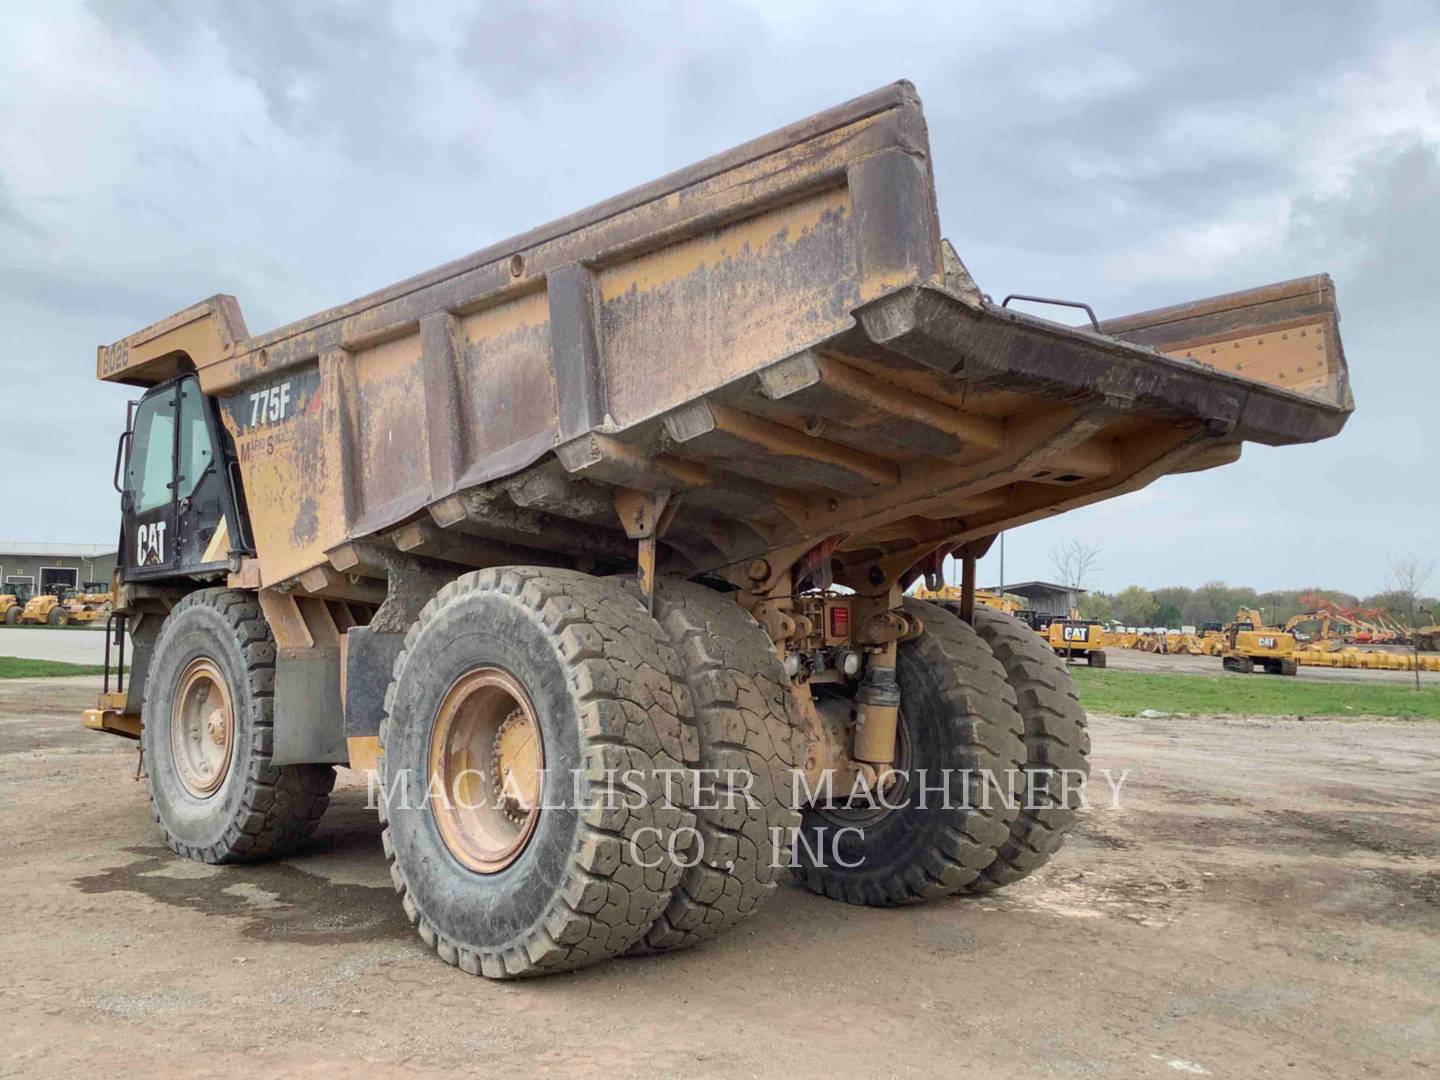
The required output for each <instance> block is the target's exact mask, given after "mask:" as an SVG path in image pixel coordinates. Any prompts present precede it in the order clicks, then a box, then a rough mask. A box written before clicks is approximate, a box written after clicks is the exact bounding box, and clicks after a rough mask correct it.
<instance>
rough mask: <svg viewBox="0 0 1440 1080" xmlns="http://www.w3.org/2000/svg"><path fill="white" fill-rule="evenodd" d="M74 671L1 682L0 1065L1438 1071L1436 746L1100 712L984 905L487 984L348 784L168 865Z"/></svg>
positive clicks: (824, 921)
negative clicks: (1034, 838) (1074, 778)
mask: <svg viewBox="0 0 1440 1080" xmlns="http://www.w3.org/2000/svg"><path fill="white" fill-rule="evenodd" d="M91 686H92V683H91V682H90V681H89V680H63V681H62V680H49V681H36V682H17V681H11V682H0V867H3V874H0V912H3V913H4V918H3V920H0V1017H3V1020H0V1031H3V1033H4V1035H3V1039H0V1075H24V1076H69V1075H78V1074H85V1075H102V1076H108V1077H121V1076H141V1075H154V1074H179V1073H183V1074H185V1075H190V1076H228V1075H241V1074H244V1075H246V1076H281V1075H285V1076H293V1075H302V1076H303V1075H314V1076H326V1077H331V1076H341V1077H345V1076H367V1077H372V1076H377V1075H396V1074H398V1075H407V1076H428V1075H436V1074H439V1073H442V1072H446V1071H450V1070H461V1071H463V1072H468V1073H474V1074H477V1075H478V1074H485V1075H487V1076H496V1075H505V1076H507V1077H519V1076H530V1075H539V1074H545V1073H551V1072H554V1071H562V1070H563V1071H567V1072H569V1073H571V1074H574V1075H580V1076H595V1077H601V1076H605V1077H612V1076H625V1075H640V1076H680V1077H709V1076H761V1075H770V1074H777V1073H778V1074H783V1075H786V1076H790V1077H794V1076H867V1077H884V1076H932V1075H941V1076H954V1075H961V1074H965V1075H971V1076H985V1077H1009V1076H1082V1077H1089V1076H1142V1077H1176V1076H1199V1075H1213V1076H1232V1077H1247V1078H1248V1077H1257V1076H1286V1077H1301V1076H1336V1077H1397V1076H1398V1077H1404V1076H1417V1077H1424V1076H1433V1075H1434V1071H1433V1070H1434V1069H1435V1067H1436V1062H1440V1029H1437V1023H1440V800H1437V795H1440V727H1437V726H1436V725H1425V724H1408V723H1360V722H1334V723H1330V722H1315V721H1310V722H1304V723H1299V722H1288V721H1270V720H1267V721H1237V720H1231V721H1215V720H1211V721H1204V720H1148V721H1147V720H1118V719H1107V718H1102V717H1097V718H1095V722H1094V728H1095V742H1096V746H1097V752H1096V755H1095V760H1096V763H1097V766H1099V767H1100V768H1108V769H1111V770H1114V771H1115V772H1116V773H1117V774H1118V773H1119V771H1120V770H1124V769H1128V770H1130V773H1129V776H1128V779H1126V780H1125V782H1124V784H1123V786H1122V788H1121V798H1120V804H1121V808H1120V809H1111V808H1110V806H1109V803H1110V798H1109V790H1110V789H1109V788H1108V787H1107V786H1106V784H1105V783H1104V781H1103V780H1102V781H1101V782H1100V783H1098V784H1096V785H1093V786H1092V789H1091V798H1092V800H1095V801H1096V802H1097V804H1098V805H1096V806H1095V807H1094V808H1093V809H1092V810H1091V812H1090V813H1089V814H1088V815H1087V816H1086V818H1085V821H1084V825H1083V831H1082V832H1081V833H1080V834H1079V835H1078V836H1077V837H1076V838H1075V839H1074V840H1072V842H1071V844H1070V845H1069V847H1067V849H1066V850H1065V851H1064V852H1063V853H1062V854H1061V856H1060V857H1059V859H1058V860H1057V861H1056V863H1055V864H1053V865H1052V866H1051V867H1050V868H1049V869H1047V870H1046V871H1042V872H1041V873H1040V874H1039V875H1037V876H1036V877H1035V878H1032V879H1030V880H1029V881H1027V882H1024V883H1022V884H1021V885H1018V886H1016V887H1014V888H1012V889H1010V890H1006V891H1004V892H1002V893H998V894H995V895H992V896H989V897H985V898H980V899H968V900H951V901H947V902H942V903H936V904H931V905H927V906H922V907H915V908H909V909H904V910H891V911H878V910H869V909H863V908H853V907H847V906H844V905H841V904H835V903H831V902H829V901H826V900H822V899H819V898H817V897H814V896H811V895H809V894H808V893H805V892H803V891H801V890H800V889H798V888H795V887H791V886H788V885H787V886H786V887H784V888H783V889H782V890H781V892H780V894H779V895H778V896H777V897H776V898H775V901H774V902H773V903H772V904H771V906H770V907H769V908H767V909H766V911H765V912H764V913H763V914H762V915H760V916H758V917H757V918H755V919H754V920H752V921H751V923H749V924H747V926H746V927H744V928H742V929H741V930H740V931H738V932H737V933H736V934H734V935H733V936H731V937H730V938H727V939H725V940H723V941H722V942H719V943H716V944H715V945H712V946H710V947H708V948H703V949H698V950H694V951H691V952H687V953H683V954H679V955H676V956H672V957H666V958H659V959H645V960H629V961H623V962H613V963H610V964H606V965H603V966H601V967H598V968H594V969H591V970H588V971H585V972H581V973H579V974H576V975H571V976H563V977H558V978H551V979H548V980H543V981H539V982H529V983H523V984H503V985H502V984H495V983H490V982H485V981H482V980H479V979H475V978H472V977H470V976H468V975H464V974H462V973H460V972H458V971H456V970H455V969H454V968H450V967H447V966H445V965H444V964H442V963H440V962H439V961H438V960H436V959H435V957H434V956H433V955H432V954H431V953H430V952H429V951H428V950H427V949H426V948H424V947H423V946H422V945H421V944H420V943H419V942H418V941H416V940H413V939H412V937H411V934H410V931H409V929H408V928H407V927H406V925H405V924H404V921H403V920H402V918H401V916H400V912H399V904H398V903H397V901H396V899H395V897H394V895H393V894H392V892H391V889H390V885H389V881H388V879H387V877H386V874H385V870H384V867H383V863H382V859H381V854H380V842H379V835H378V830H377V828H376V825H375V821H374V818H373V815H372V813H371V812H370V811H368V810H367V809H366V808H365V790H364V787H363V785H361V784H357V783H355V782H354V780H353V777H352V775H351V774H349V773H343V774H342V776H344V777H345V781H344V783H345V786H344V788H343V790H341V791H340V792H339V794H338V797H337V799H336V803H335V805H334V806H333V807H332V809H331V811H330V814H329V816H328V817H327V818H326V820H325V822H324V824H323V825H322V829H321V832H320V835H319V836H318V838H317V839H316V841H315V842H314V843H313V845H312V847H311V849H310V850H309V851H308V852H306V853H305V854H304V855H303V856H301V857H297V858H294V859H291V860H288V861H286V862H283V863H278V864H273V865H267V866H257V867H239V868H224V869H216V868H211V867H206V866H202V865H200V864H197V863H191V862H186V861H183V860H180V859H177V858H174V857H172V856H171V855H170V854H169V853H168V852H166V851H165V850H164V849H162V848H160V847H158V846H157V842H156V834H155V831H154V829H153V827H152V825H151V823H150V820H149V816H148V811H147V808H146V801H145V794H144V788H143V785H142V784H137V783H135V782H134V781H133V780H132V779H131V776H132V774H133V773H134V769H135V753H134V750H133V744H129V743H125V742H122V741H121V740H119V739H116V738H113V737H109V736H104V735H99V734H94V733H90V732H86V731H84V730H82V729H81V728H80V727H79V723H78V710H79V709H80V708H81V707H82V706H83V704H85V702H86V700H87V699H88V698H89V696H90V694H91V693H92V692H93V691H92V689H91Z"/></svg>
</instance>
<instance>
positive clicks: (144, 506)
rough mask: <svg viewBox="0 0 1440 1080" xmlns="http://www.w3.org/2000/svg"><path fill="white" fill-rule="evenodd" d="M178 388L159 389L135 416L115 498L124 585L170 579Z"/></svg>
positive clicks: (173, 554)
mask: <svg viewBox="0 0 1440 1080" xmlns="http://www.w3.org/2000/svg"><path fill="white" fill-rule="evenodd" d="M179 388H180V384H179V383H178V382H173V383H167V384H165V385H163V386H158V387H156V388H155V389H153V390H151V391H150V392H149V393H148V394H146V395H145V397H144V398H143V399H141V401H140V405H139V407H138V408H136V410H135V419H134V426H133V427H132V428H131V436H130V445H129V449H128V453H127V456H126V463H125V484H124V486H123V487H122V489H121V494H120V515H121V521H122V523H123V524H122V529H121V533H122V539H121V551H120V559H121V566H122V569H123V571H124V577H125V580H127V581H136V580H143V579H146V578H152V577H165V576H166V575H168V574H172V573H174V570H175V564H176V559H177V553H176V544H175V459H176V452H177V436H178V428H179V425H178V424H177V422H176V420H177V414H178V411H179V403H180V399H179Z"/></svg>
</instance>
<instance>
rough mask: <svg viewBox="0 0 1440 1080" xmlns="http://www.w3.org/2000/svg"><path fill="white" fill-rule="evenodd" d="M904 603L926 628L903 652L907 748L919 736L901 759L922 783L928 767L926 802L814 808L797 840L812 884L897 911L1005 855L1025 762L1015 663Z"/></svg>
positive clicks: (932, 610)
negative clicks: (855, 810) (1015, 787)
mask: <svg viewBox="0 0 1440 1080" xmlns="http://www.w3.org/2000/svg"><path fill="white" fill-rule="evenodd" d="M905 610H906V612H907V613H908V614H910V615H915V616H918V617H919V618H920V619H921V620H922V621H923V622H924V625H925V629H924V632H923V633H922V634H921V635H920V636H919V637H916V638H912V639H911V640H909V641H906V642H903V643H901V645H900V648H899V654H898V657H897V663H896V668H895V674H896V679H897V681H898V682H899V684H900V695H901V706H900V727H901V729H902V732H901V733H900V734H897V744H898V743H899V742H900V741H902V736H903V740H908V757H909V761H908V763H907V762H905V761H904V760H903V757H904V755H901V757H902V760H900V761H899V762H898V764H899V765H900V766H902V767H904V768H905V771H906V772H907V773H908V774H909V777H910V779H911V780H915V779H916V778H917V777H916V774H917V772H918V771H919V770H925V776H924V778H923V779H924V783H925V785H926V788H927V790H926V792H925V794H924V797H923V800H922V799H921V798H917V794H918V793H917V791H916V790H915V785H914V784H911V785H910V786H908V787H907V788H906V789H905V790H904V791H902V792H898V793H892V794H891V795H890V796H888V798H889V801H890V802H892V803H893V804H895V805H896V808H895V809H892V810H887V811H884V812H883V813H880V814H879V815H878V816H872V817H868V818H867V817H861V818H859V819H856V818H853V817H849V816H847V813H848V812H843V811H840V812H837V811H835V810H830V809H826V808H823V807H818V806H810V807H807V808H806V809H805V810H804V811H803V814H802V823H801V830H800V842H799V843H797V845H796V852H795V860H794V864H793V865H794V866H795V874H796V876H797V877H798V878H799V880H800V881H801V883H802V884H804V886H805V887H806V888H807V889H810V890H811V891H812V892H817V893H821V894H823V895H825V896H829V897H830V898H832V899H834V900H843V901H845V902H847V903H851V904H867V905H870V906H874V907H892V906H895V905H899V904H910V903H916V902H918V901H921V900H932V899H935V898H937V897H941V896H948V895H950V894H952V893H955V892H959V891H960V890H961V889H963V888H965V887H966V886H967V885H969V884H971V883H972V882H973V881H975V880H976V879H977V878H978V877H979V876H980V874H981V873H982V872H983V871H984V870H985V868H986V867H988V866H989V865H990V864H991V863H992V862H994V860H995V853H996V850H997V849H998V848H999V847H1000V845H1001V844H1003V843H1004V842H1005V839H1006V837H1007V836H1008V835H1009V833H1010V825H1011V823H1012V822H1013V821H1014V820H1015V817H1016V815H1017V813H1018V812H1019V807H1018V805H1016V803H1015V802H1014V801H1013V800H1011V799H1009V797H1008V785H1009V782H1010V779H1011V777H1012V776H1016V777H1018V776H1019V774H1020V770H1021V769H1022V768H1023V765H1024V760H1025V746H1024V744H1023V742H1022V741H1021V736H1022V733H1023V730H1024V728H1023V726H1022V724H1021V720H1020V713H1019V711H1018V710H1017V708H1016V705H1015V692H1014V691H1013V690H1012V689H1011V688H1010V684H1009V683H1008V682H1006V680H1005V669H1004V668H1002V667H1001V666H1000V662H999V661H998V660H996V659H995V657H994V655H993V654H992V653H991V651H990V649H989V647H988V646H987V645H986V644H985V643H984V641H982V640H981V639H980V637H979V635H978V634H976V633H975V631H974V630H973V629H972V628H971V627H970V626H968V625H967V624H965V623H963V622H961V621H960V620H959V619H958V618H956V617H955V616H954V615H952V614H951V613H950V612H948V611H946V610H945V609H944V608H942V607H940V606H939V605H938V604H933V603H929V602H927V601H923V600H913V599H907V600H906V601H905ZM942 779H943V781H944V783H943V785H942V783H941V782H940V781H941V780H942ZM992 782H993V784H997V785H999V788H1000V790H999V791H996V790H995V788H994V787H993V786H991V783H992ZM941 788H943V790H937V789H941ZM845 829H850V830H855V829H859V830H861V831H860V832H859V833H858V834H857V833H856V832H855V831H850V832H842V831H841V830H845ZM817 853H819V854H821V855H822V858H821V860H820V861H818V862H817V861H816V859H815V858H814V856H815V854H817ZM847 864H849V865H847Z"/></svg>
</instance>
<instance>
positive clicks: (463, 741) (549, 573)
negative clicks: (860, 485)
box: [380, 567, 696, 979]
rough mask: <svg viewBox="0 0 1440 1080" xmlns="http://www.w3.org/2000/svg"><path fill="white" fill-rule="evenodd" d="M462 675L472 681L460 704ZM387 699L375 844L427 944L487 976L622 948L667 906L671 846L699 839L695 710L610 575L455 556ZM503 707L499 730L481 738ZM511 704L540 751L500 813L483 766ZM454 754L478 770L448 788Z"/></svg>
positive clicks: (454, 773)
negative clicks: (461, 569)
mask: <svg viewBox="0 0 1440 1080" xmlns="http://www.w3.org/2000/svg"><path fill="white" fill-rule="evenodd" d="M471 685H473V686H475V687H477V688H478V689H477V690H476V693H479V694H480V695H481V696H479V697H475V698H474V699H473V703H472V704H466V703H465V702H463V701H462V702H460V703H459V704H456V703H455V695H456V694H457V693H461V692H462V691H463V690H464V688H465V687H467V686H471ZM497 694H505V695H508V697H509V700H505V699H503V698H500V699H497V698H496V695H497ZM497 700H498V701H500V706H499V707H498V708H496V707H495V702H496V701H497ZM385 709H386V717H385V719H384V721H383V723H382V725H381V728H380V743H381V757H380V777H381V781H382V784H383V797H382V800H381V807H380V814H381V821H382V823H383V825H384V832H383V834H382V839H383V842H384V846H385V854H386V857H387V858H388V859H389V861H390V871H391V879H392V880H393V882H394V884H395V889H396V891H397V892H398V893H399V894H400V896H401V898H402V901H403V903H404V907H405V914H406V916H407V917H408V918H409V920H410V922H411V924H412V925H413V926H415V928H416V929H417V931H418V932H419V934H420V936H421V938H422V939H424V941H425V942H426V944H428V945H429V946H430V947H431V948H433V949H434V950H435V951H436V952H437V953H438V954H439V955H440V958H441V959H443V960H445V961H446V962H447V963H450V964H454V965H457V966H458V967H460V968H462V969H464V970H465V971H468V972H470V973H471V974H474V975H484V976H487V977H489V978H497V979H506V978H516V977H520V976H529V975H540V974H545V973H549V972H556V971H566V970H570V969H573V968H578V967H583V966H585V965H587V964H592V963H595V962H597V961H599V960H603V959H606V958H608V957H611V956H615V955H617V954H619V953H622V952H624V951H625V950H626V949H628V948H630V946H632V945H633V944H635V942H636V941H638V940H639V939H640V937H641V935H642V934H644V932H645V931H646V929H647V928H648V927H650V925H651V924H652V923H654V922H655V920H656V919H657V918H658V917H659V916H660V914H661V912H662V911H664V910H665V907H666V905H667V904H668V903H669V902H670V898H671V893H672V891H673V890H674V888H675V885H676V883H677V882H678V881H679V879H680V875H681V867H680V865H679V862H678V861H677V858H676V856H679V855H683V854H685V853H686V851H687V850H688V848H689V847H690V846H691V845H693V843H694V830H693V823H694V818H693V815H692V814H691V813H690V811H689V810H688V809H686V807H688V806H689V804H690V800H691V798H692V795H691V794H690V792H689V791H688V789H687V786H686V785H685V781H684V778H683V770H685V769H686V768H687V767H688V766H689V765H690V764H691V763H693V761H694V759H695V756H696V744H695V730H694V727H693V726H692V718H693V713H692V709H691V705H690V698H689V693H688V691H687V690H686V688H685V685H684V681H683V678H682V676H681V673H680V670H679V663H678V661H677V659H676V656H675V650H674V648H673V647H672V646H671V644H670V642H669V641H668V640H667V639H666V637H665V635H664V633H663V632H662V631H661V629H660V627H659V625H658V624H657V623H656V622H655V620H654V619H653V618H652V617H651V616H650V615H649V613H648V612H646V610H645V608H644V607H643V606H642V605H641V603H640V601H639V599H638V598H637V597H636V596H635V595H634V594H633V593H631V592H630V591H629V590H628V588H627V587H626V585H625V584H624V583H622V582H620V581H618V580H614V579H604V578H596V577H591V576H590V575H587V574H581V573H577V572H575V571H570V570H552V569H540V568H535V567H504V568H499V569H492V570H481V571H476V572H474V573H470V574H465V575H464V576H462V577H460V578H458V579H457V580H456V581H454V582H452V583H451V584H449V585H447V586H445V588H443V589H441V590H440V592H439V593H438V594H437V595H436V596H435V597H434V599H432V600H431V601H430V602H429V603H428V604H426V606H425V608H424V610H423V611H422V612H421V613H420V617H419V619H418V620H417V621H416V623H415V625H414V626H412V627H411V628H410V631H409V632H408V633H407V634H406V637H405V647H404V649H403V650H402V652H401V653H400V655H399V657H398V658H397V660H396V662H395V673H394V678H393V680H392V682H391V684H390V688H389V690H388V691H387V693H386V701H385ZM501 713H505V714H506V716H505V719H504V722H503V724H502V725H501V726H502V727H505V728H506V730H497V731H496V732H494V737H493V738H490V737H489V736H490V729H489V727H487V726H486V725H487V724H489V723H490V721H489V720H487V717H492V718H497V717H499V716H500V714H501ZM466 716H469V717H470V718H471V719H470V720H469V721H465V722H463V723H462V722H461V721H462V720H463V718H464V717H466ZM517 716H518V717H520V720H519V721H514V720H512V718H514V717H517ZM456 718H458V719H456ZM516 724H523V725H528V728H529V731H528V733H527V734H528V737H529V742H528V743H526V745H534V746H535V747H536V748H537V752H536V754H535V759H536V760H539V761H542V762H543V766H542V767H541V768H540V769H539V770H538V771H536V770H534V769H533V768H532V769H531V770H530V771H528V772H527V771H525V770H523V769H522V770H518V771H517V773H516V774H515V775H516V776H517V777H518V780H519V787H520V789H522V790H529V791H531V792H533V798H531V799H528V800H520V801H519V802H518V803H516V804H514V805H510V806H508V807H507V809H506V815H507V816H508V818H509V819H510V821H511V823H512V825H513V828H507V826H506V824H505V821H504V820H502V819H501V818H499V817H497V816H496V814H495V812H494V811H495V808H496V803H497V800H499V799H503V798H504V791H503V790H502V787H501V785H498V784H494V783H491V782H489V781H487V780H486V777H489V776H495V777H498V776H501V775H504V774H505V770H506V769H507V768H508V767H509V766H506V765H505V764H504V754H505V751H504V747H505V744H506V740H507V738H511V737H512V736H513V733H514V731H515V730H516ZM492 726H493V725H492ZM437 737H438V739H439V740H440V741H439V742H437V741H436V740H437ZM512 741H513V740H512ZM437 747H439V749H438V750H437ZM492 747H493V754H494V760H493V761H492V760H491V757H490V754H491V751H492ZM517 760H518V756H517ZM467 765H468V768H467V767H466V766H467ZM467 773H469V774H471V776H472V777H473V778H474V779H475V782H476V784H477V785H478V786H476V787H475V789H474V790H473V791H469V796H468V797H467V798H466V799H465V800H463V802H462V800H460V799H458V798H457V799H450V800H449V802H450V803H453V805H447V798H448V797H449V794H450V790H451V789H452V788H453V787H454V786H455V784H456V783H458V782H460V780H461V779H462V778H463V777H465V775H466V774H467ZM627 773H628V775H627ZM676 776H679V777H680V778H681V779H680V785H681V786H679V787H674V788H673V790H672V785H671V783H670V781H671V780H672V779H673V778H674V777H676ZM608 777H614V778H616V787H615V788H614V790H613V791H612V790H609V789H607V786H606V785H607V778H608ZM630 781H633V782H634V783H635V785H636V788H631V787H630V786H629V782H630ZM467 782H468V781H467ZM487 785H488V786H487ZM637 788H638V791H639V795H640V796H642V797H640V798H634V797H633V795H634V792H635V791H636V789H637ZM467 790H468V789H467ZM672 794H673V795H674V796H675V798H674V799H673V801H672V799H671V798H670V796H671V795H672ZM522 834H523V835H522ZM467 837H468V838H469V839H468V840H467Z"/></svg>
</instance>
